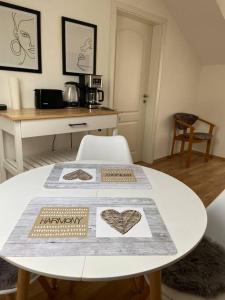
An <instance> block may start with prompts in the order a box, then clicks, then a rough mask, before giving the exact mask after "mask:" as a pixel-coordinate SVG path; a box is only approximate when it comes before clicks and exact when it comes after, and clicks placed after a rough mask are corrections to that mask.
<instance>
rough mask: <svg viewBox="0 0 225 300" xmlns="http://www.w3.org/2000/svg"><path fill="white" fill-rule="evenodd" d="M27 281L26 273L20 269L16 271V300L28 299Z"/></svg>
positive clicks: (28, 274)
mask: <svg viewBox="0 0 225 300" xmlns="http://www.w3.org/2000/svg"><path fill="white" fill-rule="evenodd" d="M29 279H30V273H29V272H28V271H25V270H22V269H19V270H18V280H17V293H16V300H27V299H28V288H29Z"/></svg>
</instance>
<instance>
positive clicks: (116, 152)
mask: <svg viewBox="0 0 225 300" xmlns="http://www.w3.org/2000/svg"><path fill="white" fill-rule="evenodd" d="M80 160H101V161H110V162H117V163H124V164H132V163H133V161H132V157H131V154H130V150H129V146H128V143H127V140H126V139H125V138H124V137H123V136H121V135H117V136H95V135H86V136H84V137H83V139H82V141H81V143H80V147H79V150H78V153H77V158H76V161H80Z"/></svg>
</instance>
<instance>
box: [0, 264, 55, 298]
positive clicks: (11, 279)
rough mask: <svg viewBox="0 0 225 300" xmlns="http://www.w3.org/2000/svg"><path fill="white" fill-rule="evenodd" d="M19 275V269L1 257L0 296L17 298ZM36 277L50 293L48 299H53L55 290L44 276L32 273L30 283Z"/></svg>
mask: <svg viewBox="0 0 225 300" xmlns="http://www.w3.org/2000/svg"><path fill="white" fill-rule="evenodd" d="M17 275H18V269H17V268H16V267H15V266H13V265H11V264H9V263H8V262H6V261H5V260H3V259H2V258H0V296H2V295H4V296H5V299H6V300H13V299H15V296H14V294H15V293H16V291H17V288H16V285H17ZM36 279H38V281H39V283H40V284H41V286H42V287H43V288H44V290H45V291H46V293H47V294H48V299H53V298H54V296H55V293H54V290H53V289H51V287H50V285H49V284H48V282H47V280H46V279H45V278H44V277H43V276H39V275H37V274H31V275H30V284H31V283H32V282H33V281H35V280H36Z"/></svg>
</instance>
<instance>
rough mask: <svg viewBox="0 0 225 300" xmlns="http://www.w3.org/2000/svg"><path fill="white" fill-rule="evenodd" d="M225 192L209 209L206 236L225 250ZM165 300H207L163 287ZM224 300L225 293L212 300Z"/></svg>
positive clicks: (211, 299)
mask: <svg viewBox="0 0 225 300" xmlns="http://www.w3.org/2000/svg"><path fill="white" fill-rule="evenodd" d="M224 214H225V190H224V191H223V192H222V193H221V194H220V195H219V196H218V197H217V198H216V199H215V200H214V201H213V202H212V203H211V204H210V205H209V206H208V207H207V216H208V224H207V228H206V232H205V236H206V237H207V238H210V239H211V240H212V241H213V242H216V243H217V244H219V245H220V246H222V247H223V248H224V249H225V218H224ZM163 293H164V296H165V299H171V300H203V299H205V300H207V299H206V298H203V297H200V296H197V295H190V294H187V293H183V292H179V291H177V290H175V289H172V288H169V287H167V286H165V285H163ZM213 299H215V300H224V299H225V293H222V294H220V295H219V296H217V297H216V298H210V300H213Z"/></svg>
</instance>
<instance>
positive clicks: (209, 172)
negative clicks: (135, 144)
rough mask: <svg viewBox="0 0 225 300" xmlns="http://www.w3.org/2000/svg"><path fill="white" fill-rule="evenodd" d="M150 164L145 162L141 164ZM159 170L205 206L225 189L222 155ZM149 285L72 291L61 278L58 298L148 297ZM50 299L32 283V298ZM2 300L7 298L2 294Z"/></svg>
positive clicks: (81, 286)
mask: <svg viewBox="0 0 225 300" xmlns="http://www.w3.org/2000/svg"><path fill="white" fill-rule="evenodd" d="M140 164H142V165H146V164H145V163H140ZM147 166H149V167H152V168H154V169H156V170H159V171H162V172H165V173H167V174H169V175H171V176H174V177H176V178H177V179H179V180H181V181H182V182H184V183H185V184H187V185H188V186H189V187H190V188H191V189H193V190H194V191H195V192H196V193H197V194H198V195H199V197H200V198H201V199H202V201H203V203H204V204H205V206H207V205H208V204H209V203H210V202H212V201H213V200H214V199H215V197H216V196H217V195H218V194H219V193H221V192H222V191H223V190H224V189H225V160H222V159H219V158H213V159H210V161H209V162H208V163H205V162H204V159H203V157H202V156H201V155H200V154H194V156H193V160H192V164H191V167H190V168H185V161H184V158H182V157H180V156H179V155H175V156H174V157H173V158H168V159H164V160H161V161H157V162H155V163H153V164H152V165H147ZM147 293H148V287H147V286H145V289H144V291H143V293H142V295H141V297H140V295H138V294H137V293H136V292H135V286H134V283H133V280H123V281H114V282H104V283H85V282H83V283H79V282H78V283H75V285H74V287H73V289H72V290H71V285H70V283H69V282H66V281H60V283H59V291H58V293H57V294H58V296H57V299H60V300H69V299H75V300H103V299H104V300H137V299H139V300H141V299H143V300H144V299H145V297H146V294H147ZM39 299H41V300H46V299H47V296H46V294H45V293H44V292H43V291H42V289H41V288H40V286H39V283H38V282H35V283H33V284H32V285H31V286H30V294H29V300H39ZM0 300H5V298H4V297H3V296H2V297H0Z"/></svg>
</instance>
